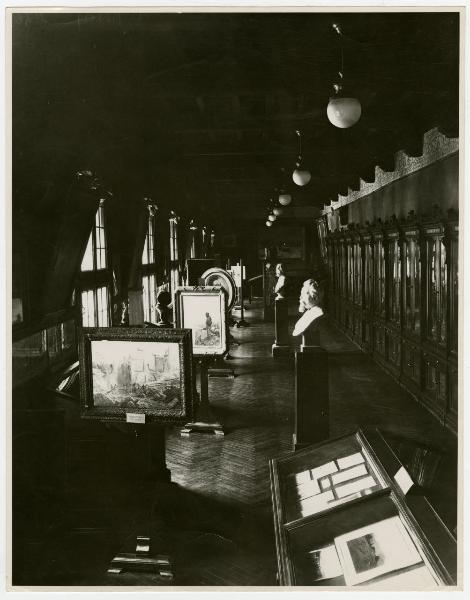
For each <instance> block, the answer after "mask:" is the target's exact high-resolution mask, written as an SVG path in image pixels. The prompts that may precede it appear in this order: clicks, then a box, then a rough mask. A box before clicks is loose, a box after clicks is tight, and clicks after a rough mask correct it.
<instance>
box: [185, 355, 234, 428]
mask: <svg viewBox="0 0 470 600" xmlns="http://www.w3.org/2000/svg"><path fill="white" fill-rule="evenodd" d="M209 360H211V357H206V356H204V357H200V358H199V359H198V363H199V367H200V389H201V391H200V401H199V406H198V407H197V409H196V419H195V420H194V421H192V422H191V423H186V425H185V426H184V428H183V429H182V430H181V432H180V433H181V435H182V436H183V437H189V436H190V435H191V434H192V433H211V434H214V435H216V436H217V437H220V436H223V435H224V430H223V427H222V425H221V424H220V423H219V422H218V421H217V420H216V418H215V417H214V415H213V414H212V410H211V407H210V404H209V374H208V361H209Z"/></svg>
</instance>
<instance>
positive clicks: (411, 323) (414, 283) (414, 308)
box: [403, 226, 421, 336]
mask: <svg viewBox="0 0 470 600" xmlns="http://www.w3.org/2000/svg"><path fill="white" fill-rule="evenodd" d="M420 267H421V262H420V232H419V229H418V227H416V226H411V227H407V228H405V229H404V232H403V268H404V277H403V328H404V330H406V332H408V333H411V334H413V335H416V336H419V334H420V331H421V268H420Z"/></svg>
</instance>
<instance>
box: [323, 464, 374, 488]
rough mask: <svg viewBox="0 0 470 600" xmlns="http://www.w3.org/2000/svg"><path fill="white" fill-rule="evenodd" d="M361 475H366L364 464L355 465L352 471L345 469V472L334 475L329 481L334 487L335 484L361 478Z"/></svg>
mask: <svg viewBox="0 0 470 600" xmlns="http://www.w3.org/2000/svg"><path fill="white" fill-rule="evenodd" d="M363 475H368V472H367V469H366V466H365V465H364V464H362V465H357V466H356V467H353V468H352V469H346V470H345V471H339V472H338V473H334V474H333V475H332V476H331V481H332V482H333V485H336V484H337V483H342V482H343V481H348V480H349V479H355V478H356V477H362V476H363Z"/></svg>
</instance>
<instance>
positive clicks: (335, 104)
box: [326, 23, 362, 129]
mask: <svg viewBox="0 0 470 600" xmlns="http://www.w3.org/2000/svg"><path fill="white" fill-rule="evenodd" d="M333 29H334V30H335V31H336V33H337V34H338V35H339V36H340V44H341V68H340V70H339V71H338V76H339V80H338V81H337V82H336V83H334V84H333V90H334V95H333V96H332V97H331V98H330V101H329V103H328V107H327V109H326V114H327V115H328V119H329V121H330V123H332V124H333V125H334V126H335V127H339V128H340V129H347V128H348V127H352V126H353V125H355V124H356V123H357V122H358V121H359V119H360V118H361V113H362V107H361V103H360V102H359V100H358V99H357V98H354V97H352V96H349V95H348V94H347V92H346V91H345V89H344V83H343V78H344V70H343V67H344V53H343V32H342V30H341V27H340V25H339V24H338V23H333Z"/></svg>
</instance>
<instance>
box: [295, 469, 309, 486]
mask: <svg viewBox="0 0 470 600" xmlns="http://www.w3.org/2000/svg"><path fill="white" fill-rule="evenodd" d="M311 481H312V476H311V475H310V471H309V470H307V471H302V473H296V474H295V484H296V485H300V484H301V483H310V482H311Z"/></svg>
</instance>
